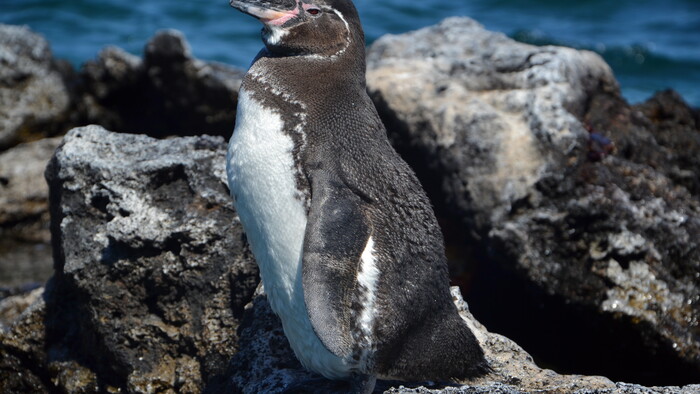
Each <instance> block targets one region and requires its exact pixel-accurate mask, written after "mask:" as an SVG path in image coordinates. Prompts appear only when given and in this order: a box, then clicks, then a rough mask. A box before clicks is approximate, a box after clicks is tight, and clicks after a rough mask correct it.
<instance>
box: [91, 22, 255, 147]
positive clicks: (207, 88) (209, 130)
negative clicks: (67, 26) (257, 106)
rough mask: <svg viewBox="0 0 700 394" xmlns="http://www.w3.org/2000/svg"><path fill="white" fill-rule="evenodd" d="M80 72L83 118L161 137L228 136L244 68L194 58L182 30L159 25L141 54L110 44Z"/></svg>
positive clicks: (233, 118) (117, 128)
mask: <svg viewBox="0 0 700 394" xmlns="http://www.w3.org/2000/svg"><path fill="white" fill-rule="evenodd" d="M80 77H81V86H82V91H83V95H82V102H81V106H80V112H81V113H82V114H83V116H84V117H85V119H84V120H83V122H84V123H94V124H100V125H102V126H103V127H106V128H108V129H110V130H114V131H121V132H134V131H136V132H142V133H146V134H148V135H150V136H153V137H161V138H162V137H165V136H170V135H200V134H209V135H220V136H223V137H225V138H228V137H230V135H231V132H232V131H233V126H234V124H235V119H236V101H237V99H238V88H239V87H240V84H241V80H242V77H243V72H242V71H241V70H238V69H235V68H232V67H230V66H226V65H224V64H220V63H216V62H204V61H201V60H198V59H195V58H194V57H193V56H192V53H191V50H190V47H189V44H188V43H187V41H186V40H185V37H184V36H183V34H182V33H180V32H178V31H176V30H163V31H160V32H158V33H157V34H156V35H155V36H154V37H153V38H151V40H150V41H149V42H148V44H147V45H146V48H145V53H144V58H143V60H142V59H140V58H139V57H136V56H134V55H131V54H128V53H126V52H124V51H123V50H121V49H119V48H116V47H108V48H106V49H104V50H103V51H102V52H101V53H100V54H99V56H98V57H97V59H95V60H93V61H90V62H87V63H86V64H85V66H84V67H83V70H82V72H81V74H80Z"/></svg>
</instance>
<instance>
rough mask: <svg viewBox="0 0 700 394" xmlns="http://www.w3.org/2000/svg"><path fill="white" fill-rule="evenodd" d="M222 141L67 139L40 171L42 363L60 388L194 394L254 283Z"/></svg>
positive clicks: (233, 341) (221, 357) (229, 338)
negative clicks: (48, 273) (44, 276)
mask: <svg viewBox="0 0 700 394" xmlns="http://www.w3.org/2000/svg"><path fill="white" fill-rule="evenodd" d="M224 157H225V143H224V140H223V139H222V138H219V137H209V136H201V137H188V138H175V139H169V140H162V141H159V140H154V139H152V138H150V137H146V136H142V135H127V134H117V133H111V132H108V131H106V130H104V129H103V128H100V127H98V126H88V127H84V128H78V129H74V130H72V131H71V132H69V133H68V134H67V135H66V137H65V140H64V142H63V144H62V145H61V147H60V148H59V149H58V150H57V151H56V154H55V156H54V158H53V159H52V161H51V163H50V164H49V166H48V168H47V170H46V177H47V180H48V182H49V187H50V196H51V197H50V202H51V214H52V219H51V220H52V227H51V228H52V238H53V239H52V242H53V246H54V257H55V269H56V274H55V276H54V278H53V279H52V280H51V281H50V282H49V286H48V287H47V289H46V293H45V295H44V298H45V299H46V307H45V309H46V316H45V321H46V332H47V344H46V349H47V350H46V351H47V354H48V356H47V362H46V364H45V365H44V366H43V367H42V368H44V369H42V368H39V369H40V370H44V371H45V370H48V372H43V373H44V374H46V375H49V376H50V379H51V382H52V384H54V385H56V386H58V387H59V388H61V389H62V390H64V391H66V392H76V391H91V390H92V388H93V387H98V388H99V389H100V390H101V391H104V390H116V389H121V390H126V391H128V392H135V393H146V392H154V391H159V392H160V391H170V392H189V393H194V392H200V391H201V390H202V388H203V386H204V384H205V383H206V382H208V381H209V380H212V379H216V377H217V376H218V375H219V374H221V373H222V372H224V370H225V367H226V365H227V362H228V360H229V359H230V357H231V356H232V355H233V354H234V353H235V352H236V350H237V348H238V346H237V342H238V338H237V334H236V328H237V326H238V320H239V318H240V316H241V315H242V313H243V306H244V305H245V304H246V303H247V302H248V301H249V299H250V297H251V295H252V293H253V291H254V289H255V286H256V285H257V281H258V279H257V269H256V267H255V265H254V263H253V261H252V258H251V257H250V254H249V253H248V252H247V249H246V247H245V244H244V238H243V233H242V230H241V228H240V225H239V224H238V222H237V217H236V215H235V212H234V210H233V207H232V203H231V200H230V197H229V196H228V190H227V188H226V184H225V180H224V179H225V178H224V162H225V160H224Z"/></svg>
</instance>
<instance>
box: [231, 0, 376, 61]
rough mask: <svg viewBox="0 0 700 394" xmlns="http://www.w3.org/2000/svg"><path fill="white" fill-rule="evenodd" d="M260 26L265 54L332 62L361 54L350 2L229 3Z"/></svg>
mask: <svg viewBox="0 0 700 394" xmlns="http://www.w3.org/2000/svg"><path fill="white" fill-rule="evenodd" d="M231 6H232V7H234V8H236V9H238V10H240V11H242V12H244V13H246V14H248V15H252V16H254V17H256V18H257V19H258V20H260V21H261V22H262V23H263V25H264V26H263V29H262V36H263V42H264V43H265V46H266V47H267V50H268V51H269V52H270V53H272V54H275V55H280V56H299V55H312V56H315V57H321V58H334V57H337V56H341V55H343V54H345V53H347V52H349V51H350V52H357V51H356V50H353V49H356V48H357V47H358V45H359V46H360V48H362V50H363V51H364V45H365V44H364V34H363V32H362V27H361V25H360V18H359V16H358V14H357V10H356V9H355V6H354V5H353V4H352V1H351V0H231Z"/></svg>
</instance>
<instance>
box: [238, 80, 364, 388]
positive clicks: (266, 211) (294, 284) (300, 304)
mask: <svg viewBox="0 0 700 394" xmlns="http://www.w3.org/2000/svg"><path fill="white" fill-rule="evenodd" d="M283 127H284V122H283V121H282V118H281V116H280V115H279V114H278V113H276V112H274V111H272V110H270V109H268V108H266V107H264V106H262V105H261V104H260V103H259V102H258V101H256V100H255V99H254V98H252V97H251V96H250V94H249V93H248V92H246V91H245V90H244V89H241V91H240V92H239V96H238V109H237V118H236V128H235V130H234V132H233V136H232V137H231V140H230V142H229V148H228V155H227V160H226V169H227V175H228V184H229V188H230V189H231V194H232V195H233V198H234V205H235V207H236V211H237V212H238V215H239V218H240V220H241V223H242V225H243V229H244V230H245V232H246V235H247V237H248V242H249V243H250V246H251V249H252V251H253V254H254V255H255V259H256V261H257V263H258V266H259V267H260V275H261V277H262V280H263V284H264V286H265V292H266V293H267V296H268V300H269V301H270V306H271V307H272V310H273V311H274V312H275V313H276V314H277V315H278V316H279V317H280V319H281V320H282V325H283V327H284V332H285V335H286V336H287V339H288V340H289V342H290V345H291V346H292V349H293V350H294V353H295V354H296V356H297V358H299V360H300V361H301V363H302V364H303V365H304V366H305V367H306V368H307V369H310V370H312V371H315V372H318V373H320V374H322V375H324V376H326V377H328V378H332V379H338V378H342V377H346V376H348V375H349V374H350V372H351V371H350V370H349V366H348V365H347V364H346V363H345V362H344V361H343V360H341V359H339V358H338V357H336V356H334V355H333V354H332V353H330V352H329V351H328V350H327V349H326V348H325V347H324V346H323V344H322V343H321V341H320V340H319V339H318V337H317V336H316V334H315V333H314V331H313V328H312V326H311V322H310V321H309V317H308V314H307V312H306V305H305V303H304V293H303V289H302V278H301V261H302V249H303V243H304V232H305V229H306V222H307V218H306V210H305V209H304V205H303V203H302V201H301V200H300V199H299V198H298V196H299V193H298V192H297V189H296V183H295V170H294V169H295V168H296V166H295V163H294V159H293V154H292V150H293V147H294V144H293V141H292V139H291V137H290V136H289V135H288V134H285V133H284V131H283Z"/></svg>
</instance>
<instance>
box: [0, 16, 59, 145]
mask: <svg viewBox="0 0 700 394" xmlns="http://www.w3.org/2000/svg"><path fill="white" fill-rule="evenodd" d="M66 67H67V66H66V65H65V64H62V63H59V62H56V61H55V60H54V59H53V56H52V54H51V49H50V48H49V44H48V42H47V41H46V40H45V39H44V38H43V37H42V36H40V35H38V34H35V33H33V32H31V31H30V30H29V29H28V28H27V27H24V26H11V25H3V24H0V151H2V150H4V149H6V148H7V147H9V146H12V145H14V144H16V143H18V142H20V141H27V140H31V139H37V138H41V137H43V136H46V135H51V134H54V133H55V132H57V131H58V129H59V127H58V126H59V125H60V124H61V123H63V122H64V121H65V119H66V117H67V116H68V115H69V114H68V109H69V108H70V105H71V95H70V93H69V88H68V86H67V84H66V83H65V81H64V76H63V73H64V72H65V71H64V70H65V69H66Z"/></svg>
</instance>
